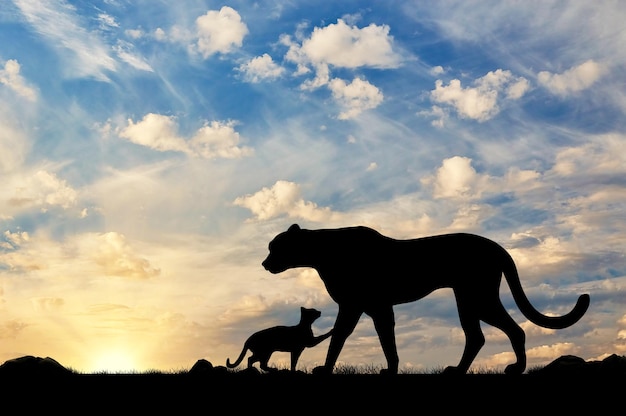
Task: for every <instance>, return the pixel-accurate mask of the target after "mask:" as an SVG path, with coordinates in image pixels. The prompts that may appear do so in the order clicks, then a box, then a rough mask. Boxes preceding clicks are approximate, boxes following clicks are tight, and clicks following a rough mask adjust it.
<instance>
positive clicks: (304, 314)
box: [300, 306, 322, 323]
mask: <svg viewBox="0 0 626 416" xmlns="http://www.w3.org/2000/svg"><path fill="white" fill-rule="evenodd" d="M300 316H301V318H302V320H303V321H305V322H311V323H313V321H315V320H316V319H317V318H319V317H320V316H322V312H320V311H318V310H317V309H313V308H305V307H303V306H301V307H300Z"/></svg>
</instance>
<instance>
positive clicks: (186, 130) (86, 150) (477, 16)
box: [0, 0, 626, 372]
mask: <svg viewBox="0 0 626 416" xmlns="http://www.w3.org/2000/svg"><path fill="white" fill-rule="evenodd" d="M624 21H626V4H625V3H623V2H620V1H605V0H599V1H593V2H589V1H585V0H580V1H575V0H572V1H552V0H542V1H526V2H519V1H513V0H498V1H490V0H487V1H484V0H481V1H474V0H462V1H461V0H458V1H453V0H441V1H410V0H409V1H407V0H403V1H394V0H391V1H385V2H373V1H372V2H368V1H350V0H346V1H341V2H327V1H310V0H309V1H295V0H292V1H287V0H274V1H272V0H267V1H257V2H250V1H232V2H228V3H221V2H214V1H210V0H207V1H199V0H198V1H196V0H185V1H181V2H166V1H152V0H137V1H130V0H102V1H67V0H8V1H4V2H3V5H2V8H0V180H1V183H2V184H3V186H2V187H1V188H0V362H4V361H5V360H8V359H12V358H16V357H20V356H24V355H34V356H41V357H46V356H48V357H52V358H54V359H56V360H57V361H59V362H60V363H61V364H63V365H65V366H67V367H71V368H73V369H75V370H78V371H82V372H94V371H129V370H132V371H144V370H154V369H156V370H162V371H171V370H180V369H188V368H190V367H191V366H192V365H193V364H194V363H195V362H196V361H197V360H199V359H206V360H209V361H210V362H212V363H213V364H214V365H224V364H225V362H226V359H227V358H231V360H232V359H234V358H236V357H237V355H238V354H239V352H240V351H241V347H242V345H243V342H244V341H245V339H246V338H247V337H248V336H249V335H250V334H252V333H253V332H255V331H258V330H260V329H264V328H266V327H269V326H274V325H295V324H296V323H297V322H298V319H299V314H300V307H301V306H305V307H310V308H316V309H319V310H320V311H321V312H322V316H321V317H320V318H319V319H318V320H317V321H316V322H315V323H314V325H313V331H314V332H315V334H321V333H324V332H326V331H327V330H329V329H330V328H331V327H332V325H333V323H334V319H335V316H336V313H337V305H336V304H335V303H334V302H333V301H332V299H330V297H329V296H328V294H327V293H326V291H325V289H324V287H323V285H322V283H321V281H320V279H319V277H318V276H317V274H316V272H315V271H314V270H312V269H308V268H300V269H293V270H289V271H286V272H284V273H281V274H278V275H272V274H270V273H269V272H267V271H266V270H264V269H263V267H262V266H261V262H262V261H263V259H264V258H265V256H266V255H267V252H268V251H267V250H268V249H267V245H268V243H269V241H270V240H271V239H272V238H273V237H274V236H275V235H277V234H278V233H280V232H282V231H285V230H286V229H287V228H288V227H289V226H290V225H291V224H294V223H297V224H299V225H300V226H301V227H303V228H308V229H318V228H335V227H343V226H352V225H366V226H370V227H372V228H375V229H377V230H378V231H380V232H381V233H383V234H385V235H388V236H390V237H394V238H399V239H404V238H417V237H423V236H427V235H435V234H443V233H450V232H471V233H476V234H480V235H484V236H486V237H489V238H491V239H493V240H495V241H497V242H498V243H500V244H501V245H502V246H504V247H505V248H506V249H507V250H508V251H509V252H510V253H511V255H512V256H513V258H514V259H515V261H516V264H517V266H518V269H519V272H520V276H521V280H522V285H523V287H524V289H525V291H526V292H527V294H528V296H529V298H530V300H531V302H532V303H533V304H534V305H535V306H536V307H537V308H538V309H539V310H540V311H542V312H544V313H546V314H563V313H566V312H567V311H569V310H570V309H571V308H572V307H573V305H574V303H575V301H576V299H577V297H578V295H580V294H582V293H589V294H590V295H591V306H590V308H589V310H588V312H587V313H586V315H585V316H584V317H583V318H582V319H581V321H579V322H578V323H576V324H575V325H574V326H572V327H570V328H567V329H563V330H547V329H544V328H540V327H538V326H535V325H533V324H531V323H529V322H528V320H527V319H526V318H525V317H524V316H523V315H521V313H520V312H519V310H518V309H517V307H516V306H515V304H514V303H513V301H512V299H511V298H510V294H509V292H508V287H507V286H506V284H505V283H503V284H502V287H501V292H502V297H503V301H504V303H505V306H506V308H507V310H509V311H510V313H511V315H512V316H513V318H514V319H515V320H516V321H517V322H518V323H519V324H520V325H521V326H522V328H524V330H525V331H526V335H527V342H526V349H527V354H528V365H529V367H532V366H538V365H544V364H547V363H548V362H550V361H552V360H553V359H555V358H557V357H559V356H561V355H564V354H573V355H577V356H580V357H582V358H584V359H586V360H595V359H602V358H604V357H606V356H608V355H610V354H618V355H624V354H626V261H625V258H624V248H625V247H626V215H625V213H626V180H625V179H624V178H625V177H626V175H625V174H626V152H624V147H625V146H626V118H625V114H626V76H625V75H624V74H625V73H626V51H625V50H624V47H623V45H624V44H626V28H625V27H624V24H623V22H624ZM450 261H454V260H453V259H451V260H450ZM416 278H419V276H416ZM468 278H479V277H478V276H468ZM395 312H396V337H397V343H398V349H399V356H400V366H401V369H407V370H429V369H435V368H442V367H445V366H448V365H456V364H457V363H458V360H459V359H460V357H461V353H462V350H463V345H464V337H463V333H462V331H461V329H460V325H459V322H458V315H457V311H456V308H455V303H454V298H453V295H452V293H451V291H450V290H446V289H443V290H440V291H437V292H435V293H433V294H431V295H429V296H428V297H426V298H424V299H422V300H420V301H418V302H414V303H410V304H405V305H399V306H397V307H396V308H395ZM483 329H484V332H485V336H486V339H487V342H486V344H485V346H484V347H483V349H482V350H481V352H480V354H479V355H478V357H477V359H476V360H475V362H474V367H475V368H495V369H502V368H504V366H506V365H507V364H509V363H511V362H513V361H514V356H513V353H512V350H511V346H510V343H509V342H508V340H507V339H506V337H505V336H504V334H503V333H501V332H500V331H498V330H496V329H494V328H491V327H489V326H484V327H483ZM327 347H328V341H325V342H323V343H322V344H320V345H319V346H317V347H315V348H312V349H307V350H306V351H305V352H304V353H303V355H302V357H301V358H300V361H299V363H300V368H304V369H306V368H311V367H313V366H315V365H319V364H321V363H323V361H324V358H325V355H326V350H327ZM271 363H272V364H273V365H286V364H288V363H289V356H288V355H287V354H284V353H280V354H275V355H274V356H273V358H272V362H271ZM339 364H347V365H366V366H371V365H374V366H378V365H382V366H384V364H385V361H384V357H383V354H382V350H381V348H380V344H379V342H378V339H377V337H376V334H375V331H374V329H373V325H372V323H371V320H370V319H369V318H368V317H367V316H363V317H362V319H361V321H359V324H358V325H357V327H356V329H355V331H354V333H353V334H352V335H351V337H350V338H349V339H348V341H347V342H346V345H345V347H344V349H343V351H342V353H341V355H340V357H339Z"/></svg>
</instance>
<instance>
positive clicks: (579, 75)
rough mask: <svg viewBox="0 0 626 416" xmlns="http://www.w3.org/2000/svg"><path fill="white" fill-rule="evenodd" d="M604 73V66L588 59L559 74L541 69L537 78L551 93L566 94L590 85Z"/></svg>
mask: <svg viewBox="0 0 626 416" xmlns="http://www.w3.org/2000/svg"><path fill="white" fill-rule="evenodd" d="M605 73H606V68H605V67H604V66H603V65H601V64H599V63H597V62H595V61H593V60H588V61H586V62H583V63H582V64H580V65H578V66H576V67H572V68H570V69H568V70H567V71H565V72H563V73H561V74H553V73H551V72H548V71H541V72H539V74H538V75H537V80H538V81H539V83H540V84H541V85H543V86H544V87H545V88H547V89H548V90H549V91H550V92H552V93H553V94H556V95H561V96H567V95H570V94H573V93H575V92H579V91H582V90H585V89H587V88H589V87H591V86H592V85H593V84H594V83H595V82H596V81H598V80H599V79H600V77H601V76H602V75H604V74H605Z"/></svg>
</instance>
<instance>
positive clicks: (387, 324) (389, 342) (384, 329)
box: [368, 306, 400, 374]
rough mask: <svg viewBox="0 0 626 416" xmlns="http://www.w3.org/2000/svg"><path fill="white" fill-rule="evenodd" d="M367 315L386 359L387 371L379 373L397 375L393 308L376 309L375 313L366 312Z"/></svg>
mask: <svg viewBox="0 0 626 416" xmlns="http://www.w3.org/2000/svg"><path fill="white" fill-rule="evenodd" d="M368 314H369V315H370V316H371V317H372V320H373V321H374V328H376V332H377V333H378V339H379V340H380V345H381V347H382V348H383V353H384V354H385V358H386V359H387V370H386V371H385V370H381V373H383V372H387V373H389V374H397V373H398V364H399V362H400V359H399V358H398V349H397V347H396V335H395V326H396V321H395V318H394V314H393V307H391V306H390V307H386V308H380V309H376V310H375V311H368Z"/></svg>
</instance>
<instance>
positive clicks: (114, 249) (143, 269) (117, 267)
mask: <svg viewBox="0 0 626 416" xmlns="http://www.w3.org/2000/svg"><path fill="white" fill-rule="evenodd" d="M86 237H88V238H89V240H93V241H91V243H92V244H93V248H91V249H89V251H88V253H90V255H91V257H92V259H93V261H94V262H95V263H96V264H98V265H99V266H100V267H101V268H102V270H103V272H104V274H105V275H108V276H119V277H128V278H134V279H147V278H151V277H155V276H158V275H159V274H160V272H161V271H160V270H159V269H158V268H155V267H153V266H152V265H151V264H150V262H149V261H148V260H147V259H145V258H143V257H141V256H139V255H138V254H137V253H136V252H135V251H134V250H133V249H132V247H131V246H130V245H129V244H128V242H127V241H126V237H125V236H124V235H123V234H119V233H116V232H108V233H103V234H97V235H94V234H87V235H86ZM87 242H88V241H87ZM87 246H88V245H85V242H83V248H85V247H87Z"/></svg>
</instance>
